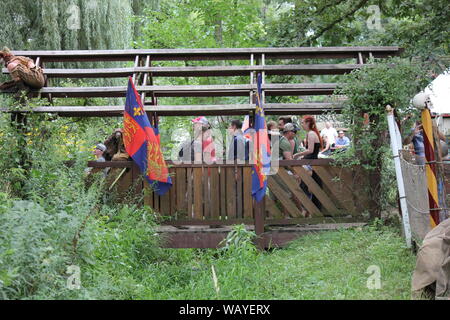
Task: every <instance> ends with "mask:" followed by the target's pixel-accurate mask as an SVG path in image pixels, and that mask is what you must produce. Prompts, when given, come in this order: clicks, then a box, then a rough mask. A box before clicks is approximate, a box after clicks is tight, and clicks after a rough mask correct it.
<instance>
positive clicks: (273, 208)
mask: <svg viewBox="0 0 450 320" xmlns="http://www.w3.org/2000/svg"><path fill="white" fill-rule="evenodd" d="M266 216H267V217H270V218H272V219H273V218H275V219H276V218H278V219H280V218H282V217H283V214H282V213H281V211H280V209H278V207H277V205H276V204H275V201H273V200H272V199H271V198H270V197H267V196H266Z"/></svg>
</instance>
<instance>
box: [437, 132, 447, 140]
mask: <svg viewBox="0 0 450 320" xmlns="http://www.w3.org/2000/svg"><path fill="white" fill-rule="evenodd" d="M438 135H439V139H441V140H442V141H444V142H446V141H447V139H446V138H445V136H444V134H443V133H442V132H440V131H439V130H438Z"/></svg>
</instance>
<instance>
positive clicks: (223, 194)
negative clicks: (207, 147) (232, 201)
mask: <svg viewBox="0 0 450 320" xmlns="http://www.w3.org/2000/svg"><path fill="white" fill-rule="evenodd" d="M226 176H227V175H226V170H225V167H220V168H219V179H220V215H221V216H222V219H223V220H225V219H226V217H227V201H226V199H227V183H226Z"/></svg>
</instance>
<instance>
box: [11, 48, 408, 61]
mask: <svg viewBox="0 0 450 320" xmlns="http://www.w3.org/2000/svg"><path fill="white" fill-rule="evenodd" d="M358 52H363V53H365V54H367V53H369V52H371V53H372V55H373V56H374V57H375V58H384V57H388V56H393V55H399V54H400V53H401V52H402V49H401V48H399V47H397V46H390V47H387V46H377V47H375V46H373V47H363V46H360V47H350V46H348V47H290V48H286V47H277V48H202V49H127V50H65V51H62V50H59V51H58V50H35V51H20V50H17V51H13V53H14V54H15V55H24V56H28V57H31V58H36V57H41V58H42V60H43V61H45V62H59V61H69V62H71V61H133V59H134V57H135V56H136V55H143V56H144V55H151V57H152V60H153V61H163V60H173V61H175V60H215V59H217V60H238V59H239V60H240V59H242V60H248V59H249V56H250V54H265V57H266V59H301V58H324V59H325V58H326V59H328V58H355V57H356V56H357V53H358Z"/></svg>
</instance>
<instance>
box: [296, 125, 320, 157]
mask: <svg viewBox="0 0 450 320" xmlns="http://www.w3.org/2000/svg"><path fill="white" fill-rule="evenodd" d="M313 135H315V133H314V132H311V131H310V132H309V133H308V137H307V139H308V149H306V150H305V151H303V152H299V153H297V154H296V155H294V157H296V156H297V157H302V156H306V155H307V154H311V153H313V152H314V136H313Z"/></svg>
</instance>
